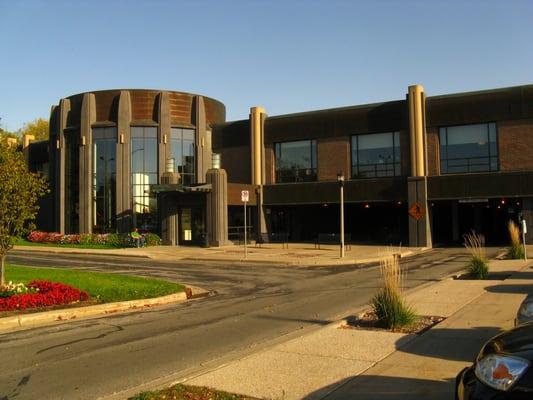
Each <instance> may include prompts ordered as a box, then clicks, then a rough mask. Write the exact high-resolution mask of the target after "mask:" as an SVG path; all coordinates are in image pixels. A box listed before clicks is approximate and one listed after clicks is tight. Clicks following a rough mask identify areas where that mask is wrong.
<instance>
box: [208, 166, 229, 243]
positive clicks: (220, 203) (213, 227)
mask: <svg viewBox="0 0 533 400" xmlns="http://www.w3.org/2000/svg"><path fill="white" fill-rule="evenodd" d="M206 180H207V183H210V184H211V192H210V193H208V195H207V221H206V222H207V233H208V235H209V245H210V246H215V247H218V246H224V245H227V244H229V242H228V176H227V174H226V171H225V170H223V169H210V170H209V171H207V175H206Z"/></svg>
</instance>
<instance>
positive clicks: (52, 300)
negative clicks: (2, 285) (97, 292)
mask: <svg viewBox="0 0 533 400" xmlns="http://www.w3.org/2000/svg"><path fill="white" fill-rule="evenodd" d="M28 287H31V288H34V289H38V292H37V293H25V294H15V295H13V296H11V297H5V298H0V311H13V310H25V309H27V308H35V307H47V306H53V305H57V304H69V303H73V302H76V301H84V300H87V299H88V298H89V295H88V294H87V292H84V291H82V290H79V289H76V288H74V287H72V286H69V285H65V284H63V283H58V282H50V281H32V282H30V284H29V285H28Z"/></svg>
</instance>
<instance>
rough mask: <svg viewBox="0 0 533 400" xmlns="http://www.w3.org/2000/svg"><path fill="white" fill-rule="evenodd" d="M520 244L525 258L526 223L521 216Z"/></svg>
mask: <svg viewBox="0 0 533 400" xmlns="http://www.w3.org/2000/svg"><path fill="white" fill-rule="evenodd" d="M521 222H522V245H523V246H524V260H527V253H526V233H527V223H526V220H525V219H524V218H522V221H521Z"/></svg>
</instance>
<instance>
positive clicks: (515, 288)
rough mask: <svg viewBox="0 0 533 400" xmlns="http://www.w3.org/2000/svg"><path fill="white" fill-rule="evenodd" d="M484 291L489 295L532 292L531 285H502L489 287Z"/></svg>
mask: <svg viewBox="0 0 533 400" xmlns="http://www.w3.org/2000/svg"><path fill="white" fill-rule="evenodd" d="M513 279H515V277H513ZM486 290H487V292H491V293H511V294H529V293H532V292H533V285H531V284H529V285H512V284H502V285H494V286H489V287H487V288H486Z"/></svg>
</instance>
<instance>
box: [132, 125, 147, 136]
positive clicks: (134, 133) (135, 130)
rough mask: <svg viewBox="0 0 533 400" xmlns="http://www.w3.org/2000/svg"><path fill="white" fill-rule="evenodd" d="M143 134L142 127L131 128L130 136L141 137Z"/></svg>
mask: <svg viewBox="0 0 533 400" xmlns="http://www.w3.org/2000/svg"><path fill="white" fill-rule="evenodd" d="M143 136H144V135H143V128H141V127H137V126H136V127H132V128H131V137H132V138H142V137H143Z"/></svg>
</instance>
